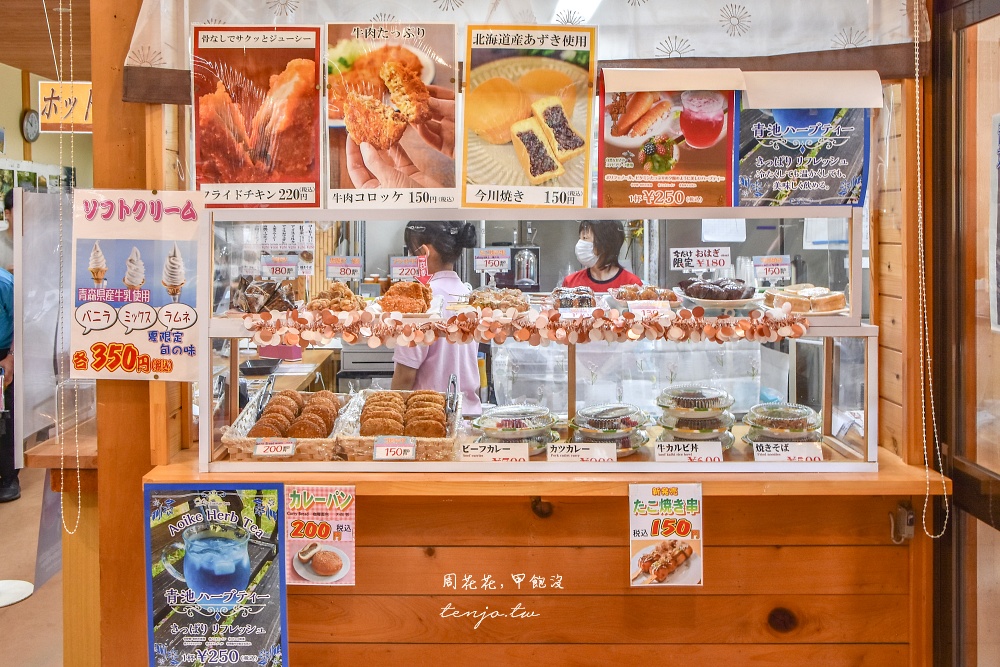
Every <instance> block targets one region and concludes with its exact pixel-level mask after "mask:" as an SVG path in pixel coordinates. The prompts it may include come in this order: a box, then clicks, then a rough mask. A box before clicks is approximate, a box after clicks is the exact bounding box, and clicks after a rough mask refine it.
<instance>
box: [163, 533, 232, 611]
mask: <svg viewBox="0 0 1000 667" xmlns="http://www.w3.org/2000/svg"><path fill="white" fill-rule="evenodd" d="M181 539H182V541H183V544H182V543H181V542H175V543H173V544H171V545H169V546H168V547H167V548H166V549H164V550H163V554H162V555H161V556H160V562H161V563H162V564H163V567H164V568H165V569H166V571H167V572H169V573H170V574H171V575H172V576H173V577H175V578H176V579H178V580H179V581H183V582H185V583H186V584H187V585H188V588H190V589H191V592H192V593H194V597H195V603H196V604H197V605H198V606H199V607H201V608H202V609H204V610H205V611H209V612H229V611H232V610H233V608H235V607H236V605H237V604H239V601H240V599H241V598H242V596H241V595H240V592H242V591H245V590H246V589H247V585H249V583H250V554H249V553H248V551H247V542H248V541H249V539H250V534H249V533H248V532H247V531H246V530H244V529H243V528H241V527H239V526H235V525H232V524H223V523H210V524H208V525H204V524H201V525H195V526H190V527H188V528H186V529H185V530H184V532H183V533H181ZM181 549H183V550H184V559H183V569H184V574H181V573H180V572H178V571H177V570H176V569H175V568H174V566H173V565H171V564H170V562H169V560H168V559H169V557H170V555H171V554H173V553H176V552H177V551H179V550H181Z"/></svg>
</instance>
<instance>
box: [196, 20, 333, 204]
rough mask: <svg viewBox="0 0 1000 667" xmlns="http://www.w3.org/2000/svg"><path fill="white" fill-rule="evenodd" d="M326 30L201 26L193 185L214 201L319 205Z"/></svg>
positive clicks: (197, 41)
mask: <svg viewBox="0 0 1000 667" xmlns="http://www.w3.org/2000/svg"><path fill="white" fill-rule="evenodd" d="M320 47H321V44H320V29H319V27H310V26H260V25H258V26H230V25H225V26H220V25H209V26H196V27H195V28H194V48H193V58H194V63H193V67H192V73H193V76H192V81H193V99H194V119H195V123H196V124H195V127H194V151H195V155H194V158H195V185H196V188H197V189H198V190H200V191H201V192H204V193H205V201H206V205H207V206H208V207H209V208H215V207H218V208H247V207H252V208H257V207H271V208H311V207H318V206H319V205H320V174H321V170H322V160H321V146H322V145H321V143H320V137H321V136H322V117H321V111H320V109H321V104H320V100H321V98H322V95H321V91H320V86H319V85H318V84H319V82H320V81H321V77H320V70H319V68H320V62H321V50H320Z"/></svg>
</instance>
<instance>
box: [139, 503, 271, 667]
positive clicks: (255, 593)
mask: <svg viewBox="0 0 1000 667" xmlns="http://www.w3.org/2000/svg"><path fill="white" fill-rule="evenodd" d="M144 496H145V517H146V518H145V521H144V523H145V532H146V555H147V561H146V590H147V609H148V622H149V628H148V631H149V664H150V665H175V666H177V667H197V666H200V665H212V664H219V665H221V664H226V665H238V664H253V665H277V664H282V665H284V664H288V659H287V656H288V639H287V637H288V629H287V622H286V617H285V568H284V557H285V540H284V531H283V528H284V516H283V490H282V487H281V485H268V484H228V485H227V484H222V485H219V484H213V485H212V486H201V485H190V484H149V485H146V486H145V494H144Z"/></svg>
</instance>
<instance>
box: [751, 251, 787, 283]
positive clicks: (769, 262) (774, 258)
mask: <svg viewBox="0 0 1000 667" xmlns="http://www.w3.org/2000/svg"><path fill="white" fill-rule="evenodd" d="M753 273H754V276H756V277H757V278H758V279H760V280H771V281H776V280H791V279H792V259H791V257H790V256H789V255H754V258H753Z"/></svg>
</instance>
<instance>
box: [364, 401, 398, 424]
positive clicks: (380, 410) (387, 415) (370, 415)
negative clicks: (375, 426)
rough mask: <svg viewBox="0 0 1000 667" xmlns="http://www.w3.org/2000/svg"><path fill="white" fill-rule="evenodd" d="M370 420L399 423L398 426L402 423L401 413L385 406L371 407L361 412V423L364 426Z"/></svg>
mask: <svg viewBox="0 0 1000 667" xmlns="http://www.w3.org/2000/svg"><path fill="white" fill-rule="evenodd" d="M370 419H389V420H392V421H396V422H399V424H400V426H402V425H403V423H404V420H403V413H402V412H400V411H399V410H396V409H395V408H391V407H388V406H385V405H373V406H370V407H366V408H365V409H364V410H362V412H361V423H362V424H364V423H365V422H366V421H369V420H370Z"/></svg>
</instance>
